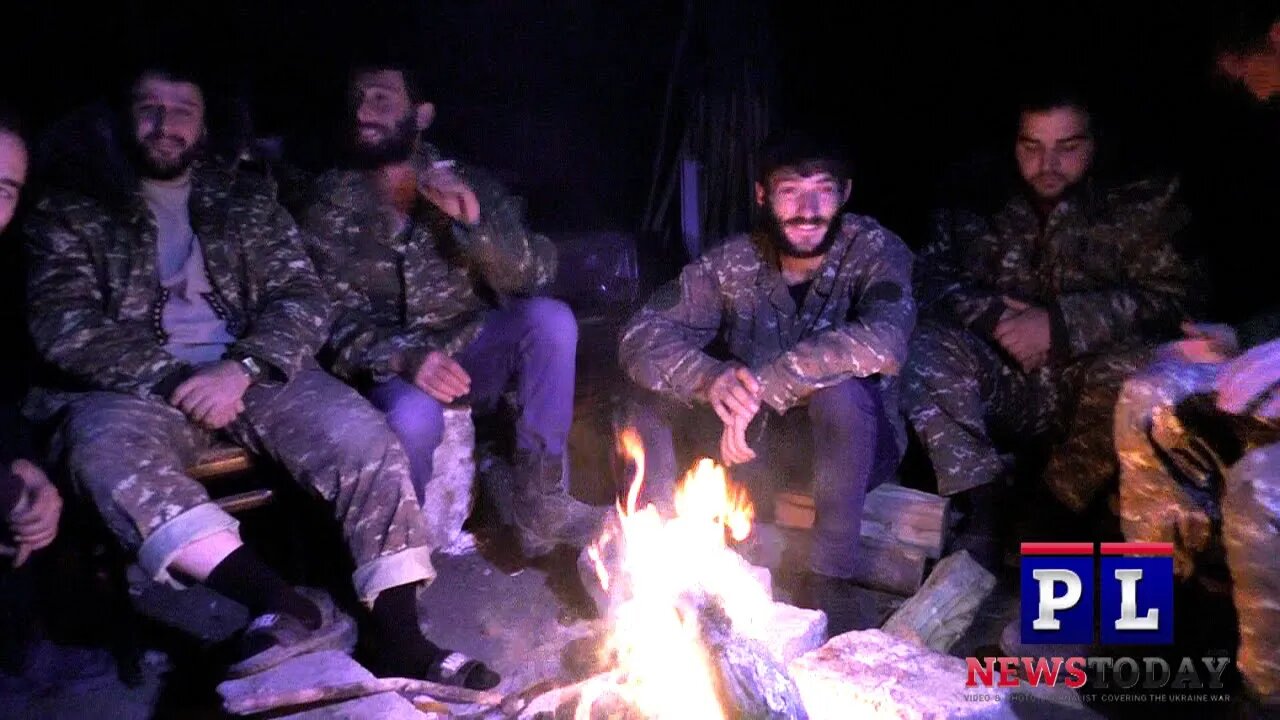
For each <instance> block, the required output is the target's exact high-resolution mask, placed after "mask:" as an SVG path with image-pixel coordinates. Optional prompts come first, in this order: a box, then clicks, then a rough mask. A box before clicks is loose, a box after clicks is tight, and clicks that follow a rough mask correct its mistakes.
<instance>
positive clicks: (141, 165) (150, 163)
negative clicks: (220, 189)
mask: <svg viewBox="0 0 1280 720" xmlns="http://www.w3.org/2000/svg"><path fill="white" fill-rule="evenodd" d="M160 140H170V141H173V142H178V143H181V142H182V140H180V139H178V138H175V137H172V136H170V137H165V136H162V135H159V134H152V135H150V136H148V137H146V138H144V139H142V140H138V139H135V140H134V142H133V158H134V161H135V162H136V163H137V164H138V170H139V172H140V174H141V175H142V177H144V178H148V179H151V180H173V179H175V178H178V177H181V176H182V174H183V173H185V172H186V171H187V170H190V169H191V165H192V164H193V163H195V161H196V158H197V157H198V156H199V155H200V151H201V150H202V149H203V147H204V142H203V140H197V141H196V142H194V143H192V144H191V145H189V146H187V147H186V148H184V149H183V150H182V152H180V153H178V155H177V156H176V157H175V158H173V159H172V160H169V159H161V158H157V157H155V156H153V155H152V154H151V153H150V152H148V150H147V144H148V143H154V142H159V141H160Z"/></svg>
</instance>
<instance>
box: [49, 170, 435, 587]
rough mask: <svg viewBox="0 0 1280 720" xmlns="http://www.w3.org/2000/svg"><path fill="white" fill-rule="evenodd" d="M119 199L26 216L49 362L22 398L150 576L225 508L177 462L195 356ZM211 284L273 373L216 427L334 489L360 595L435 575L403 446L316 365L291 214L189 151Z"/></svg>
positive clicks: (309, 289)
mask: <svg viewBox="0 0 1280 720" xmlns="http://www.w3.org/2000/svg"><path fill="white" fill-rule="evenodd" d="M122 197H123V198H125V199H124V200H123V204H119V203H114V202H112V203H106V202H102V201H98V200H93V199H89V198H88V197H85V196H81V195H73V194H55V195H53V196H51V197H48V198H46V199H44V200H42V201H41V202H40V203H39V204H38V206H37V207H36V208H35V211H34V213H33V214H32V217H31V218H30V220H29V223H28V226H27V230H28V234H29V235H30V253H31V267H30V272H29V277H28V295H29V307H30V308H32V310H33V312H32V313H31V314H30V317H29V325H30V328H31V333H32V336H33V338H34V341H35V343H36V346H37V349H38V351H39V353H40V355H41V356H42V357H43V359H44V360H45V361H46V362H47V363H48V364H49V365H50V366H51V369H52V370H53V373H54V376H52V377H49V378H46V379H45V381H44V382H43V383H42V387H39V388H37V389H35V390H34V391H33V394H32V398H31V402H30V403H29V411H30V412H31V413H32V414H34V415H35V416H36V417H38V418H45V419H51V418H53V417H55V416H56V417H58V418H60V419H62V420H63V422H62V425H61V428H60V430H59V433H58V437H59V442H58V443H57V445H58V446H60V447H61V449H62V453H63V454H64V455H65V459H66V461H67V463H68V469H69V471H70V473H71V475H72V477H73V479H74V481H75V482H76V483H77V484H78V485H80V486H81V487H83V488H84V490H85V491H86V492H87V494H88V495H89V496H90V497H91V498H92V499H93V500H94V502H95V503H96V504H97V506H98V509H99V511H100V512H101V513H102V514H103V516H104V518H105V519H106V521H107V524H108V525H109V526H110V527H111V528H112V530H113V531H115V532H116V534H117V535H118V536H119V538H120V540H121V541H122V542H123V543H124V544H125V545H126V546H128V547H130V548H132V549H135V550H137V552H138V558H139V562H140V564H141V565H142V566H143V567H144V568H145V569H147V570H148V571H149V572H150V573H151V574H152V575H153V576H154V577H156V578H157V579H160V580H172V578H171V577H170V575H169V573H168V570H167V568H168V566H169V564H170V562H171V561H172V559H173V557H174V556H175V555H176V554H177V553H178V552H180V551H181V550H182V549H183V548H184V547H186V546H187V545H189V544H190V543H192V542H194V541H196V540H199V539H200V538H203V537H206V536H208V535H210V534H212V533H215V532H218V531H221V530H232V531H234V530H235V528H236V525H237V523H236V521H235V520H234V519H233V518H231V517H230V516H229V515H227V514H226V513H224V512H223V511H221V510H220V509H219V508H218V507H217V505H215V504H213V503H212V502H210V500H209V496H208V495H207V494H206V492H205V490H204V488H203V487H202V486H201V485H200V484H199V483H197V482H196V481H195V480H192V479H191V478H189V477H188V476H187V475H186V474H185V473H184V471H183V468H184V467H186V466H187V465H189V464H190V463H191V461H192V460H193V459H194V458H195V455H196V453H197V451H198V450H199V449H200V448H201V447H204V446H206V445H207V444H208V443H209V442H210V439H211V438H210V435H209V433H206V432H204V431H202V430H200V429H198V428H197V427H195V426H194V425H193V424H192V423H190V422H189V421H188V420H187V419H186V417H185V416H184V415H183V414H182V413H181V412H180V411H178V410H177V409H175V408H173V407H171V406H170V405H169V404H168V403H167V402H166V397H167V395H168V393H169V392H170V391H171V390H172V389H173V387H174V386H176V384H177V382H179V381H180V380H181V379H183V378H184V377H185V376H186V375H188V374H189V373H190V372H191V370H192V368H190V367H189V366H187V365H186V364H184V363H183V362H181V361H180V360H178V359H177V358H175V357H174V356H172V355H170V354H169V353H167V352H166V351H165V350H164V349H163V348H164V346H165V343H166V333H165V330H164V327H163V325H162V323H161V321H160V314H161V309H162V307H163V304H164V302H165V298H164V293H163V292H162V291H161V286H160V283H159V279H158V277H157V270H156V237H157V232H158V231H157V227H156V222H155V219H154V217H153V216H152V215H151V213H150V211H149V210H148V209H147V207H146V205H145V204H144V203H143V202H142V200H141V198H139V197H138V196H137V195H136V194H126V195H123V196H122ZM189 208H190V218H191V226H192V228H193V229H194V231H195V233H196V236H197V237H198V238H199V241H200V247H201V249H202V251H203V255H204V260H205V268H206V272H207V275H208V278H209V281H210V283H211V285H212V287H213V289H212V292H211V293H209V295H208V296H207V299H208V300H209V302H210V304H211V305H212V307H213V308H214V310H215V312H216V313H217V314H218V315H219V316H220V317H221V318H223V319H224V320H225V322H226V326H227V329H228V331H229V332H230V333H231V335H233V336H234V337H235V338H236V340H235V342H234V343H233V344H232V345H231V346H230V347H229V348H228V353H229V354H233V355H234V354H244V355H248V356H252V357H254V358H256V359H258V360H260V361H261V362H262V363H264V364H265V365H267V366H268V367H269V368H270V371H269V377H268V378H267V379H266V380H264V381H263V382H260V383H259V384H256V385H254V386H252V387H250V388H249V389H248V391H247V392H246V393H245V395H244V398H243V399H244V404H245V411H244V412H243V413H242V414H241V415H240V416H239V417H238V418H237V419H236V420H235V422H234V423H233V424H232V425H230V426H229V427H228V428H227V429H226V431H225V433H224V434H225V435H226V436H227V437H228V438H230V439H231V440H233V441H234V442H237V443H239V444H242V445H245V446H247V447H248V448H250V449H251V450H253V451H255V452H260V453H262V454H265V455H268V456H271V457H272V458H274V459H276V460H278V461H279V462H280V463H281V464H283V465H284V466H285V467H286V468H287V469H289V470H290V471H291V472H292V474H293V475H294V476H295V478H296V479H297V480H298V481H299V482H301V483H303V484H305V485H307V486H309V487H311V488H312V489H314V490H315V491H316V492H317V493H318V494H320V495H321V496H322V497H324V498H326V499H327V500H329V501H332V502H333V504H334V511H335V513H336V514H337V517H338V519H339V521H340V522H341V525H342V528H343V532H344V535H345V537H346V539H347V542H348V546H349V548H350V550H351V552H352V555H353V557H354V560H355V563H356V572H355V575H354V581H355V585H356V588H357V591H358V592H359V594H360V597H361V598H362V599H364V600H365V601H366V602H372V600H373V598H374V597H376V596H377V594H378V592H380V591H381V590H383V589H386V588H388V587H394V586H397V585H402V584H406V583H411V582H416V581H420V580H424V579H429V578H430V577H432V576H433V575H434V572H433V570H432V568H431V564H430V559H429V554H428V552H427V550H426V549H425V548H424V546H423V544H424V539H423V535H424V533H423V528H422V525H421V523H422V520H421V516H420V515H419V514H418V513H417V512H416V508H415V506H414V503H413V489H412V487H411V486H410V483H409V477H408V472H407V465H406V460H405V457H404V454H403V450H402V449H401V448H400V447H399V445H398V444H397V443H396V441H395V438H394V436H393V435H392V434H391V431H390V430H389V429H388V428H387V427H386V425H385V423H384V422H383V421H382V419H381V418H380V416H379V414H378V413H377V411H376V410H374V409H373V408H372V407H370V406H369V405H368V404H367V403H366V402H365V401H364V400H363V399H362V398H360V397H359V396H358V395H357V394H356V393H354V392H352V391H350V390H349V389H348V388H346V387H345V386H343V385H342V383H340V382H338V381H336V380H334V379H332V378H330V377H328V376H327V375H326V374H325V373H323V371H321V370H319V369H318V368H317V367H316V365H315V362H314V360H313V359H312V356H313V354H314V352H315V350H316V347H317V346H318V345H319V343H320V341H321V340H322V338H323V332H324V329H325V327H326V324H327V321H328V308H327V303H326V300H325V295H324V291H323V289H322V287H321V285H320V283H319V281H318V280H317V279H316V276H315V273H314V271H313V269H312V266H311V263H310V262H309V261H308V259H307V256H306V253H305V250H304V249H303V246H302V240H301V238H300V236H299V234H298V231H297V230H296V228H295V227H294V225H293V221H292V220H291V219H290V218H289V216H288V214H287V213H286V212H285V211H284V210H283V209H281V208H280V206H279V205H277V204H276V203H275V202H274V201H273V200H272V199H271V198H270V197H269V196H268V195H267V194H265V193H264V184H263V183H261V182H258V181H256V180H255V181H252V182H240V180H239V178H237V177H236V176H235V175H233V174H232V173H229V172H227V171H225V170H222V169H220V168H217V167H215V166H213V165H211V164H203V163H201V164H197V166H196V167H195V169H194V171H193V175H192V187H191V198H190V203H189Z"/></svg>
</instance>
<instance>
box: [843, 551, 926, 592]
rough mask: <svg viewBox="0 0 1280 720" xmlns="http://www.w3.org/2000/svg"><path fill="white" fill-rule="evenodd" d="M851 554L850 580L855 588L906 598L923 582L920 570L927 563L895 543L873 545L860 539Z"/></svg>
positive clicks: (919, 555) (922, 573)
mask: <svg viewBox="0 0 1280 720" xmlns="http://www.w3.org/2000/svg"><path fill="white" fill-rule="evenodd" d="M854 552H855V553H856V556H857V558H858V564H857V566H856V567H855V568H854V576H853V577H852V578H851V579H852V580H853V582H854V583H855V584H857V585H861V586H863V587H868V588H871V589H873V590H883V591H885V592H891V593H896V594H898V595H910V594H912V593H914V592H915V591H917V590H919V589H920V584H921V583H922V582H924V569H925V566H926V564H927V563H928V562H929V559H928V558H927V557H925V554H924V553H922V552H920V551H919V550H917V549H915V548H910V547H906V546H904V545H900V544H896V543H889V544H881V543H875V542H870V541H868V540H867V539H866V538H863V539H862V541H861V542H860V543H859V544H858V547H857V549H856V550H855V551H854Z"/></svg>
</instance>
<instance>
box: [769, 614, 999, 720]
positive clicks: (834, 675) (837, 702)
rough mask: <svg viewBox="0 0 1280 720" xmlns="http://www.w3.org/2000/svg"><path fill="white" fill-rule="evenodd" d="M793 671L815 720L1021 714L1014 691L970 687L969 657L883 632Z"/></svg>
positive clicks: (852, 639) (822, 653)
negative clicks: (1013, 704)
mask: <svg viewBox="0 0 1280 720" xmlns="http://www.w3.org/2000/svg"><path fill="white" fill-rule="evenodd" d="M788 670H789V672H790V673H791V677H792V678H793V679H794V680H795V682H796V686H797V687H799V689H800V695H801V697H803V698H804V704H805V710H806V711H807V712H808V714H809V717H810V718H811V720H826V719H828V718H830V719H831V720H836V719H837V718H839V719H841V720H843V719H844V718H851V717H856V718H902V719H903V720H912V719H916V718H918V719H919V720H926V719H932V718H939V719H941V718H974V719H977V718H981V719H982V720H988V719H996V718H999V719H1001V720H1004V719H1006V718H1007V719H1009V720H1012V718H1014V717H1016V716H1015V715H1014V713H1013V710H1012V709H1011V707H1010V705H1009V691H1008V690H1007V689H1003V688H986V687H976V688H966V687H965V680H966V678H967V669H966V665H965V661H964V660H962V659H960V658H957V657H951V656H949V655H943V654H942V653H938V652H934V651H932V650H928V649H926V648H923V647H920V646H919V645H915V644H913V643H908V642H905V641H903V640H899V639H898V638H895V637H893V636H891V635H888V634H886V633H884V632H881V631H880V630H858V631H854V632H850V633H845V634H844V635H840V636H837V637H834V638H832V639H831V640H830V642H828V643H827V644H826V645H823V646H822V647H820V648H818V649H817V650H814V651H812V652H809V653H806V654H804V655H802V656H800V657H799V658H797V659H796V660H794V661H793V662H792V663H791V664H790V665H789V667H788ZM979 697H981V698H982V699H979Z"/></svg>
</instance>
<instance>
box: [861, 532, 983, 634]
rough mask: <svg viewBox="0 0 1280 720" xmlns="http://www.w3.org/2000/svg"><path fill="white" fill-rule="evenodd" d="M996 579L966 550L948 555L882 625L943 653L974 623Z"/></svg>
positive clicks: (885, 628)
mask: <svg viewBox="0 0 1280 720" xmlns="http://www.w3.org/2000/svg"><path fill="white" fill-rule="evenodd" d="M995 586H996V579H995V576H993V575H992V574H991V573H989V572H987V571H986V569H985V568H983V567H982V566H981V565H979V564H978V563H977V562H976V561H974V559H973V558H971V557H969V553H968V552H967V551H964V550H961V551H960V552H958V553H952V554H951V555H948V556H947V557H946V558H945V559H944V560H943V561H942V562H940V563H938V566H937V567H936V568H934V571H933V574H931V575H930V576H929V579H928V580H927V581H926V582H925V584H924V587H922V588H920V592H918V593H916V594H915V595H914V596H912V597H911V599H909V600H907V601H906V602H905V603H903V605H902V607H900V608H898V610H897V612H895V613H894V614H893V615H890V616H889V619H888V620H886V621H885V623H884V626H883V627H882V628H881V629H882V630H884V631H885V632H886V633H888V634H890V635H894V636H897V637H899V638H902V639H904V640H910V641H912V642H916V643H919V644H920V645H923V646H925V647H927V648H929V649H931V650H937V651H938V652H946V651H947V650H948V649H949V648H950V647H951V645H952V644H953V643H955V641H956V640H958V639H959V638H960V636H961V635H963V634H964V632H965V630H967V629H968V628H969V626H970V625H971V624H973V619H974V617H976V616H977V614H978V606H979V605H980V604H981V603H982V600H983V599H984V598H986V596H987V594H988V593H990V592H991V590H992V588H994V587H995Z"/></svg>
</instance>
